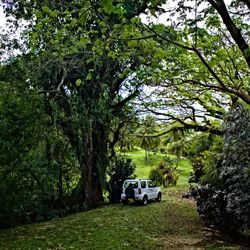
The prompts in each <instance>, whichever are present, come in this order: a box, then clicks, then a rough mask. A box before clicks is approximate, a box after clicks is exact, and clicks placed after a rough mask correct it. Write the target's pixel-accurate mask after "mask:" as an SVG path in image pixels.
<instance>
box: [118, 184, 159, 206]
mask: <svg viewBox="0 0 250 250" xmlns="http://www.w3.org/2000/svg"><path fill="white" fill-rule="evenodd" d="M161 197H162V193H161V189H160V187H156V186H155V185H154V183H153V182H152V181H151V180H141V179H129V180H125V181H124V183H123V187H122V194H121V200H122V202H123V204H127V203H128V202H129V201H130V200H134V201H140V202H142V204H143V205H147V203H148V200H153V199H156V200H157V201H159V202H160V201H161Z"/></svg>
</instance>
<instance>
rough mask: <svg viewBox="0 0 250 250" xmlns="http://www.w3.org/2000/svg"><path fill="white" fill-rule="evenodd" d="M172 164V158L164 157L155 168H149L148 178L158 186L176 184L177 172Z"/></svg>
mask: <svg viewBox="0 0 250 250" xmlns="http://www.w3.org/2000/svg"><path fill="white" fill-rule="evenodd" d="M173 164H174V160H173V159H171V158H169V157H165V158H164V159H163V161H162V162H161V163H160V164H159V165H158V167H157V168H155V169H151V171H150V173H149V179H151V180H152V181H153V182H155V183H156V184H157V185H159V186H160V185H163V186H164V187H167V186H170V185H173V186H175V185H176V184H177V180H178V179H179V174H178V173H177V171H176V167H174V166H173Z"/></svg>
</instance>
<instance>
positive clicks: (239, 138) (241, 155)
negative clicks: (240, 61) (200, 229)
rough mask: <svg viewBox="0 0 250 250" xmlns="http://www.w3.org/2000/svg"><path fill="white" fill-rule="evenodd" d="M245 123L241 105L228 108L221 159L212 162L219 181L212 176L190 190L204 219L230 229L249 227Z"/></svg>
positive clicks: (249, 184) (246, 117) (249, 119)
mask: <svg viewBox="0 0 250 250" xmlns="http://www.w3.org/2000/svg"><path fill="white" fill-rule="evenodd" d="M249 124H250V115H249V112H248V111H247V110H246V109H244V108H243V107H242V106H240V105H236V106H235V107H233V108H232V109H231V110H230V112H229V114H228V115H227V116H226V118H225V123H224V126H223V127H224V130H225V136H224V143H223V152H222V160H220V161H218V163H217V166H216V167H217V173H216V178H218V179H219V181H220V185H219V186H218V185H215V184H214V182H213V178H212V181H211V184H210V185H207V186H205V187H201V188H198V189H197V190H196V191H195V192H194V193H195V196H196V199H197V205H198V211H199V212H200V214H201V215H202V216H203V217H204V219H205V220H206V221H207V222H209V223H212V224H214V225H216V226H218V227H219V228H221V229H222V230H225V231H228V232H230V233H239V232H243V231H244V230H247V229H249V228H250V220H249V213H250V210H249V209H250V208H249V203H250V195H249V188H250V181H249V159H250V155H249V147H250V141H249V138H250V137H249V136H250V134H249V131H250V127H249ZM207 181H210V180H209V179H207Z"/></svg>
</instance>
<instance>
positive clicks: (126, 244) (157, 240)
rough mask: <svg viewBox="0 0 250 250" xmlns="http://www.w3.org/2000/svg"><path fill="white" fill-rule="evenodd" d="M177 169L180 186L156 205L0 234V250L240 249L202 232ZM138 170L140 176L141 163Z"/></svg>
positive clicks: (104, 210)
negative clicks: (186, 196)
mask: <svg viewBox="0 0 250 250" xmlns="http://www.w3.org/2000/svg"><path fill="white" fill-rule="evenodd" d="M132 156H133V155H132ZM137 156H138V155H137ZM137 160H138V158H137ZM182 166H183V168H184V166H186V171H184V170H183V169H182V171H181V172H180V173H182V175H181V179H180V180H181V184H178V185H177V186H176V187H170V188H166V189H164V191H163V192H164V194H163V200H162V202H161V203H157V202H150V203H149V204H148V205H147V206H141V205H136V204H129V205H126V206H124V205H122V204H117V205H105V206H103V207H100V208H98V209H93V210H91V211H87V212H83V213H78V214H74V215H71V216H68V217H65V218H61V219H55V220H52V221H48V222H42V223H36V224H32V225H26V226H19V227H16V228H11V229H7V230H1V231H0V249H229V248H230V249H243V248H241V246H239V245H235V244H232V243H228V242H227V241H225V240H223V238H222V236H220V235H219V234H218V233H217V232H216V231H214V230H211V229H208V228H205V227H204V226H203V225H202V223H201V221H200V219H199V216H198V214H197V212H196V207H195V204H194V202H193V201H192V200H186V199H182V198H181V195H182V193H183V192H184V191H186V190H187V188H188V185H187V182H186V183H185V182H184V181H185V180H187V172H188V171H189V170H190V168H188V167H187V165H185V164H184V165H182ZM139 168H140V169H137V171H139V172H141V173H143V165H141V166H140V167H139ZM147 168H148V167H145V169H147Z"/></svg>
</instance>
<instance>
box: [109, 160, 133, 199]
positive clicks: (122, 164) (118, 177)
mask: <svg viewBox="0 0 250 250" xmlns="http://www.w3.org/2000/svg"><path fill="white" fill-rule="evenodd" d="M135 168H136V166H135V164H134V163H133V162H132V159H127V158H125V157H123V156H116V157H114V158H113V159H112V160H111V161H110V166H109V169H108V175H109V178H110V179H109V181H108V182H107V185H106V187H107V191H108V193H109V197H108V198H109V201H110V202H111V203H119V202H120V199H121V193H122V184H123V182H124V181H125V180H126V179H129V178H135V175H134V171H135Z"/></svg>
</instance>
